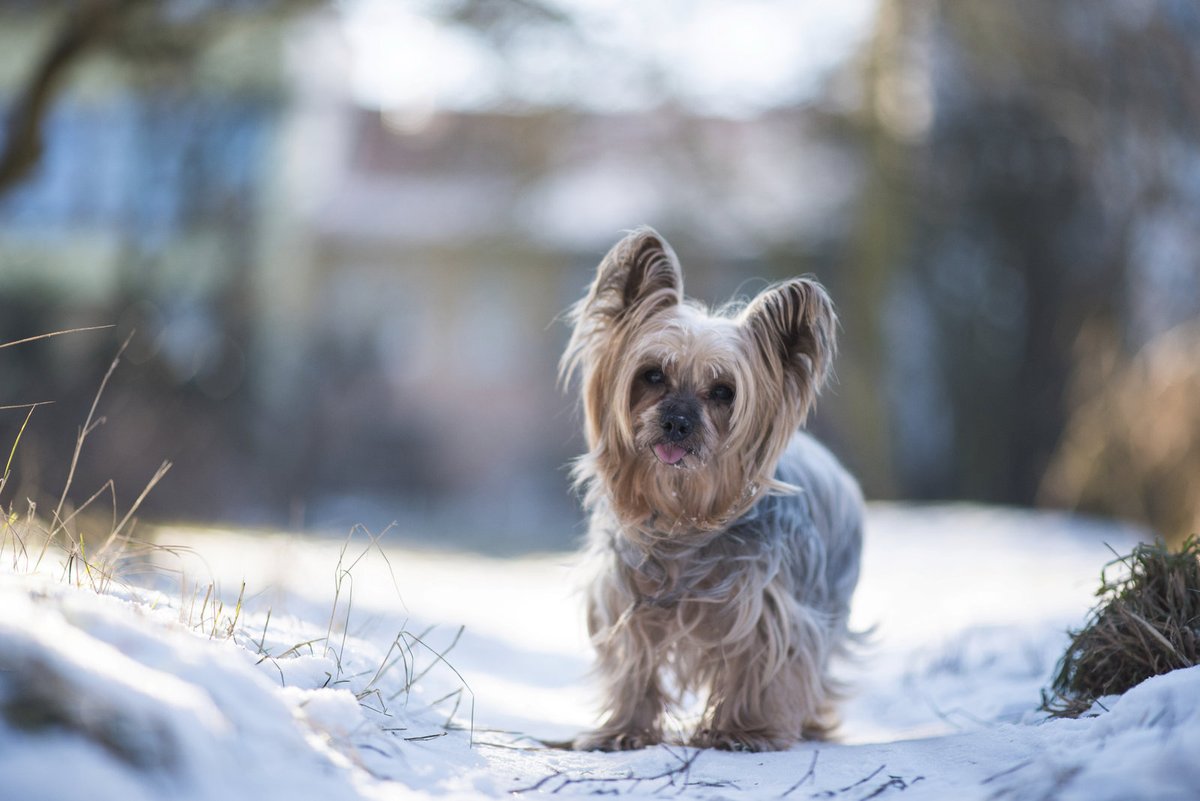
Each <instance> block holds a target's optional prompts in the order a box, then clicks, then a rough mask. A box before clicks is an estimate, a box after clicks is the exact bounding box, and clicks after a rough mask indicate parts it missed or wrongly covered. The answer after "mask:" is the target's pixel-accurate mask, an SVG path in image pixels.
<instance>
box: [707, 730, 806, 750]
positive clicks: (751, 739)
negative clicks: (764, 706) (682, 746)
mask: <svg viewBox="0 0 1200 801" xmlns="http://www.w3.org/2000/svg"><path fill="white" fill-rule="evenodd" d="M793 742H795V738H792V737H784V736H782V735H779V734H775V733H772V732H768V731H713V730H712V729H701V730H700V731H698V732H696V734H695V735H694V736H693V737H692V739H691V740H690V741H689V742H688V745H691V746H693V747H695V748H716V749H718V750H720V751H783V750H786V749H787V748H789V747H791V745H792V743H793Z"/></svg>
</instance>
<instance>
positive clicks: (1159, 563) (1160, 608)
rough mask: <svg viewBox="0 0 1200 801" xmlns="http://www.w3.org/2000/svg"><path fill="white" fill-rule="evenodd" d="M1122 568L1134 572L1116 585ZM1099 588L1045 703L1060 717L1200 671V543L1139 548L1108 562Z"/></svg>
mask: <svg viewBox="0 0 1200 801" xmlns="http://www.w3.org/2000/svg"><path fill="white" fill-rule="evenodd" d="M1118 564H1120V565H1123V566H1124V567H1125V568H1126V569H1127V570H1128V573H1127V574H1125V575H1123V576H1122V577H1121V578H1119V579H1116V580H1110V579H1109V578H1108V575H1107V573H1108V570H1109V569H1110V568H1112V567H1114V566H1116V565H1118ZM1100 581H1101V583H1100V590H1099V591H1098V592H1097V595H1098V596H1100V597H1101V599H1102V600H1101V602H1100V604H1099V605H1098V606H1097V607H1096V608H1095V609H1094V610H1092V613H1091V615H1090V616H1089V618H1088V622H1087V624H1086V625H1085V626H1084V628H1082V629H1081V630H1079V631H1076V632H1072V633H1071V643H1070V645H1069V647H1068V648H1067V651H1066V653H1065V654H1064V655H1063V658H1062V660H1060V662H1059V665H1058V670H1057V674H1056V676H1055V678H1054V682H1053V685H1052V691H1053V697H1052V698H1051V697H1048V698H1047V699H1046V700H1045V701H1044V703H1043V706H1044V707H1045V708H1046V709H1047V710H1048V711H1050V712H1052V713H1054V714H1056V715H1064V716H1070V717H1076V716H1078V715H1080V714H1081V713H1083V712H1084V711H1086V710H1087V709H1088V708H1090V707H1091V705H1092V703H1093V702H1094V701H1095V700H1096V699H1097V698H1100V697H1102V696H1105V695H1117V694H1120V693H1123V692H1125V691H1126V690H1128V689H1130V688H1131V687H1133V686H1135V685H1137V684H1140V683H1141V682H1142V681H1145V680H1146V679H1148V678H1150V677H1151V676H1157V675H1160V674H1162V673H1167V672H1169V671H1172V670H1176V669H1178V668H1185V667H1191V666H1193V665H1197V664H1200V537H1196V536H1193V537H1191V538H1189V539H1188V540H1187V541H1185V542H1184V544H1183V547H1182V549H1181V550H1180V551H1178V552H1176V553H1172V552H1170V551H1169V550H1167V548H1166V546H1164V545H1162V544H1161V543H1160V544H1155V545H1139V546H1138V547H1137V548H1135V549H1134V551H1133V553H1131V554H1129V555H1128V556H1125V557H1118V559H1116V560H1114V561H1113V562H1110V563H1109V564H1108V565H1107V566H1106V567H1105V570H1104V572H1103V573H1102V574H1101V579H1100Z"/></svg>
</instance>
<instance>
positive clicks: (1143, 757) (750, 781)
mask: <svg viewBox="0 0 1200 801" xmlns="http://www.w3.org/2000/svg"><path fill="white" fill-rule="evenodd" d="M1135 536H1136V532H1131V531H1129V530H1125V529H1121V528H1119V527H1116V526H1111V525H1106V524H1102V523H1096V522H1088V521H1081V520H1079V519H1074V518H1070V517H1065V516H1057V515H1043V514H1033V513H1026V512H1019V511H1011V510H996V509H986V508H980V507H970V506H949V507H946V506H940V507H904V506H886V505H877V506H874V507H873V508H872V510H871V516H870V524H869V529H868V533H867V544H866V553H865V563H864V571H863V576H862V583H861V585H860V591H859V594H858V596H857V604H856V608H855V620H856V623H857V625H858V626H860V627H864V628H865V627H867V626H872V625H873V626H875V627H876V628H875V634H874V637H873V641H872V644H871V646H870V647H869V648H868V650H867V651H866V652H865V653H864V654H863V655H862V657H861V659H860V660H859V661H858V662H857V663H855V664H853V665H848V666H846V667H845V669H844V673H845V675H846V676H848V677H851V678H852V679H853V681H854V684H855V685H856V687H857V691H856V694H855V696H854V697H853V698H852V699H851V700H850V701H848V702H847V703H846V705H845V707H844V718H845V723H844V726H843V728H842V730H841V733H840V739H839V740H838V741H837V742H824V743H804V744H800V745H797V746H796V747H794V748H793V749H792V750H790V751H787V752H784V753H771V754H731V753H722V752H713V751H697V750H695V749H688V748H681V747H666V746H660V747H656V748H651V749H647V750H644V751H640V752H633V753H623V754H593V753H575V752H570V751H562V750H555V749H550V748H545V747H543V746H542V745H541V744H540V742H539V741H540V740H554V739H563V738H567V737H569V736H571V735H573V734H574V733H576V732H578V731H580V730H581V729H584V728H586V727H587V726H588V725H589V724H591V723H592V722H594V719H595V717H594V712H595V710H594V708H593V705H592V702H593V700H594V698H593V696H592V694H591V687H590V684H589V682H588V679H587V670H588V667H589V660H590V657H589V653H588V648H587V644H586V640H585V638H584V635H583V631H582V622H581V612H580V605H579V599H578V597H577V595H576V593H575V583H576V582H575V577H576V564H575V557H574V556H573V555H570V554H553V555H545V556H537V557H529V558H523V559H516V560H497V559H489V558H484V557H479V556H468V555H458V554H447V553H440V552H437V551H434V550H430V551H423V552H422V551H415V550H412V549H397V548H391V547H388V546H387V544H386V537H385V538H384V539H383V540H382V542H381V543H380V544H379V545H375V544H373V542H372V540H371V538H370V537H369V536H367V535H366V534H365V533H364V532H361V531H360V532H357V533H356V535H355V536H354V537H353V538H351V539H350V540H349V541H348V542H346V541H334V540H325V539H312V538H303V537H295V536H284V535H277V534H263V533H228V532H207V531H195V530H182V529H180V530H168V531H163V532H161V534H160V542H161V543H162V544H164V545H170V546H172V551H171V552H167V551H159V552H158V553H157V555H156V557H155V559H156V562H157V569H156V571H154V572H149V573H144V574H131V575H127V576H126V577H125V579H124V581H123V582H119V583H113V584H111V585H108V586H107V587H105V589H104V592H103V593H99V594H98V593H96V592H94V591H93V590H92V589H90V588H85V589H80V588H78V587H76V586H73V584H74V583H76V582H77V581H81V582H82V583H83V584H84V585H88V584H90V583H92V581H94V577H88V576H87V575H86V573H85V574H83V576H82V578H80V574H79V573H78V572H77V571H74V572H73V573H72V576H73V578H74V579H75V580H74V581H70V582H64V581H63V580H62V579H61V577H60V575H59V572H61V565H58V564H54V565H49V566H50V567H53V568H55V570H53V571H51V570H47V569H46V567H47V564H48V562H50V561H53V560H47V562H46V563H43V570H42V571H41V572H39V573H32V574H31V572H30V571H29V570H28V569H27V566H26V564H25V563H23V562H22V560H21V559H19V558H17V559H15V560H14V557H13V555H12V551H11V543H10V544H9V546H10V547H9V550H8V551H4V552H0V562H3V564H4V566H5V567H4V568H2V569H0V799H4V800H5V801H7V799H13V800H14V801H16V800H17V799H21V800H22V801H25V800H28V801H37V800H38V799H76V798H78V799H85V798H86V799H99V800H101V801H103V799H121V801H132V800H133V799H165V798H171V799H196V800H197V801H215V800H216V799H221V800H222V801H225V800H226V799H241V798H247V799H249V798H253V799H256V800H257V799H274V798H279V799H289V801H308V799H314V800H315V799H321V800H322V801H332V800H334V799H358V798H408V797H432V796H436V797H447V798H460V797H461V798H499V797H504V796H508V795H515V796H516V797H530V798H533V797H543V796H553V795H558V796H572V795H575V796H577V795H595V794H609V795H622V796H628V797H633V798H646V797H659V796H678V797H681V798H693V799H742V798H745V799H759V798H784V797H786V798H795V799H813V798H826V799H868V798H901V797H902V798H905V799H927V798H937V799H976V798H979V799H984V798H1016V799H1024V798H1064V799H1071V798H1080V799H1083V798H1087V799H1105V798H1112V799H1130V798H1154V799H1171V798H1179V799H1196V798H1200V758H1198V756H1197V755H1198V754H1200V667H1194V668H1191V669H1188V670H1183V671H1177V672H1175V673H1173V674H1169V675H1167V676H1162V677H1158V678H1156V679H1152V680H1150V681H1147V682H1145V683H1144V684H1142V685H1141V686H1139V687H1137V688H1135V689H1134V690H1131V691H1130V692H1129V693H1127V694H1126V695H1125V696H1124V697H1123V698H1120V699H1111V700H1110V702H1108V703H1106V704H1105V706H1106V707H1107V711H1102V710H1098V711H1099V712H1100V714H1098V716H1096V717H1092V718H1085V719H1081V720H1075V721H1070V720H1047V719H1046V716H1045V715H1044V714H1042V713H1039V712H1038V711H1037V708H1038V705H1039V703H1040V700H1041V699H1040V694H1039V691H1040V690H1041V688H1043V687H1044V686H1046V684H1047V683H1048V680H1049V676H1050V674H1051V671H1052V669H1053V667H1054V662H1055V660H1056V659H1057V657H1058V655H1059V654H1060V653H1061V651H1062V649H1063V647H1064V646H1065V642H1066V640H1065V635H1064V630H1065V629H1066V627H1067V626H1071V625H1078V624H1080V623H1081V622H1082V620H1083V618H1084V616H1085V614H1086V612H1087V610H1088V609H1089V608H1090V606H1091V604H1092V603H1093V601H1094V599H1093V598H1092V595H1091V593H1092V591H1093V589H1094V587H1095V586H1096V584H1097V579H1098V577H1099V571H1100V568H1101V566H1102V565H1103V564H1104V563H1106V562H1107V561H1109V560H1110V559H1111V558H1112V556H1113V554H1112V551H1110V550H1109V546H1111V547H1112V548H1113V549H1115V550H1116V551H1118V552H1125V551H1128V550H1129V548H1130V547H1132V545H1133V543H1134V542H1135ZM14 561H16V563H17V567H16V569H13V563H14ZM181 577H182V583H181ZM243 582H244V583H245V591H244V593H243V592H242V585H243ZM210 584H211V585H212V589H211V590H210ZM239 596H241V599H242V602H241V603H240V604H239V603H238V599H239ZM230 632H232V636H230ZM448 722H449V723H450V726H449V727H448V728H447V725H446V724H447V723H448Z"/></svg>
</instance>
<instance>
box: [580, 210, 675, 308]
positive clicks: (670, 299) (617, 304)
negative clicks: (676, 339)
mask: <svg viewBox="0 0 1200 801" xmlns="http://www.w3.org/2000/svg"><path fill="white" fill-rule="evenodd" d="M682 299H683V276H682V274H681V273H680V270H679V259H678V258H676V256H675V251H673V250H671V246H670V245H668V244H667V240H665V239H663V238H662V237H661V236H660V235H659V234H658V232H657V231H655V230H654V229H653V228H650V227H648V226H643V227H641V228H638V229H637V230H635V231H632V232H631V233H630V234H629V235H627V236H626V237H625V238H624V239H622V240H621V241H620V242H618V243H617V244H616V245H614V246H613V248H612V250H610V251H608V255H606V256H605V257H604V259H603V260H602V261H601V262H600V267H599V268H598V269H597V270H596V280H595V281H594V282H593V283H592V286H591V288H590V289H589V291H588V294H587V297H585V298H584V299H583V301H582V302H581V304H580V308H579V309H578V310H577V312H576V314H577V317H578V318H586V317H593V318H600V319H605V318H607V320H610V321H614V322H615V321H617V320H619V319H621V318H622V317H624V316H625V315H627V314H629V313H631V312H633V311H634V310H636V311H637V316H638V317H647V316H649V315H651V314H653V313H655V312H657V311H660V310H662V309H665V308H668V307H671V306H676V305H678V304H679V303H680V301H681V300H682Z"/></svg>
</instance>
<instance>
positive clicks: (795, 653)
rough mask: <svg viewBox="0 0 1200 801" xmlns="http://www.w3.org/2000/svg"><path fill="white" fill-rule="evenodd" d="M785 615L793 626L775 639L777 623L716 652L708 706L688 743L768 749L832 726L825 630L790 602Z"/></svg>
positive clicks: (832, 688) (811, 736)
mask: <svg viewBox="0 0 1200 801" xmlns="http://www.w3.org/2000/svg"><path fill="white" fill-rule="evenodd" d="M776 608H777V607H776ZM788 618H789V619H790V620H789V623H790V625H791V626H794V627H795V628H793V629H792V630H791V632H792V633H791V635H790V636H788V637H786V638H784V639H783V641H780V633H781V632H783V631H785V630H786V628H785V627H784V626H780V625H760V626H759V627H758V628H757V629H756V631H755V632H754V633H753V634H751V635H750V637H748V638H747V640H745V641H742V642H739V643H731V644H729V645H728V647H727V648H726V649H725V650H724V651H723V652H722V653H721V654H720V655H719V656H717V657H716V664H715V665H713V666H712V672H711V673H710V675H711V676H712V680H711V681H712V686H711V692H710V695H709V700H708V705H707V708H706V709H705V713H704V718H703V722H702V724H701V727H700V729H699V731H697V732H696V735H695V736H694V737H693V738H692V741H691V744H692V745H695V746H698V747H702V748H721V749H725V750H730V751H775V750H782V749H785V748H788V747H790V746H791V745H792V744H793V743H795V742H796V741H798V740H801V739H820V738H822V737H823V736H824V735H825V734H826V733H827V732H828V731H829V730H830V729H832V727H833V719H832V700H833V697H834V696H835V695H836V689H835V686H834V684H833V682H832V679H831V677H830V676H829V672H828V661H829V660H828V654H829V640H830V639H831V636H830V632H829V630H828V629H826V628H825V627H824V626H822V625H821V623H820V622H819V621H818V620H817V619H816V617H815V616H813V615H811V614H809V613H808V610H805V609H804V608H803V607H799V606H796V607H793V608H792V610H791V611H790V612H789V614H788ZM776 622H777V623H778V621H776ZM773 655H778V659H773V658H772V656H773Z"/></svg>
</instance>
